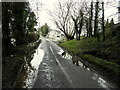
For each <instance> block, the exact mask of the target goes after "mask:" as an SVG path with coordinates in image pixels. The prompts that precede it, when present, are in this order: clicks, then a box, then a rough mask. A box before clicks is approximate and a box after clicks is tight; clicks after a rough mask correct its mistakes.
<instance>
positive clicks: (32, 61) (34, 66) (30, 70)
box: [15, 45, 44, 88]
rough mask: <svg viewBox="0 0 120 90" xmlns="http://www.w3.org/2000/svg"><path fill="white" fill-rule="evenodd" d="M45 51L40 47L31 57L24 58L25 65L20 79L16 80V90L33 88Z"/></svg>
mask: <svg viewBox="0 0 120 90" xmlns="http://www.w3.org/2000/svg"><path fill="white" fill-rule="evenodd" d="M43 56H44V51H43V50H42V49H40V45H39V46H38V48H37V49H36V50H35V51H34V53H33V54H31V55H30V57H31V58H29V57H24V59H25V64H24V65H23V67H22V68H21V71H20V74H19V75H18V76H19V77H18V78H17V80H16V84H15V88H32V86H33V85H34V82H35V81H36V77H37V74H38V68H39V65H40V63H41V62H42V58H43Z"/></svg>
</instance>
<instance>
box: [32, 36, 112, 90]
mask: <svg viewBox="0 0 120 90" xmlns="http://www.w3.org/2000/svg"><path fill="white" fill-rule="evenodd" d="M39 48H40V49H42V50H43V51H44V57H43V60H42V62H41V64H40V65H39V69H38V75H37V77H36V81H35V82H34V85H33V87H32V88H105V89H106V90H110V88H114V86H112V85H111V83H108V82H107V81H105V80H104V79H102V78H101V77H100V75H98V74H96V73H94V72H92V71H91V70H89V68H85V67H84V66H83V65H82V63H80V62H79V63H80V66H76V65H74V64H73V63H72V60H71V58H69V59H68V58H64V57H63V56H62V55H61V54H60V53H61V51H62V50H61V48H60V47H59V46H57V45H56V44H55V43H54V42H52V41H50V40H46V39H45V38H43V39H42V43H41V46H40V47H39Z"/></svg>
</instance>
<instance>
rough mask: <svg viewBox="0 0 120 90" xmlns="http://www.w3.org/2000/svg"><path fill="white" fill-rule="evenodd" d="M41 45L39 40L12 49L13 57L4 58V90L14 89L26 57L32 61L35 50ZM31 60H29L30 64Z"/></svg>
mask: <svg viewBox="0 0 120 90" xmlns="http://www.w3.org/2000/svg"><path fill="white" fill-rule="evenodd" d="M40 43H41V40H38V41H36V42H34V43H30V44H28V45H21V46H18V47H15V48H11V50H12V51H11V53H12V54H11V55H10V56H6V57H3V60H2V63H3V64H2V88H3V89H4V88H14V87H15V85H16V79H17V78H18V76H19V74H20V72H21V70H22V68H23V67H24V65H25V63H26V61H25V57H27V58H29V60H30V59H32V57H33V56H32V55H33V53H35V49H36V48H37V47H38V45H39V44H40ZM29 60H27V61H28V62H29Z"/></svg>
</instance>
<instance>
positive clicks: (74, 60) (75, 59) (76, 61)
mask: <svg viewBox="0 0 120 90" xmlns="http://www.w3.org/2000/svg"><path fill="white" fill-rule="evenodd" d="M58 54H60V55H61V56H62V57H63V58H65V59H69V60H71V61H72V63H73V64H74V65H76V66H80V67H84V68H87V70H90V69H89V68H88V67H87V66H86V65H85V64H84V63H82V62H81V61H80V60H79V58H78V57H77V56H71V55H70V54H68V53H67V51H63V50H62V49H60V51H59V52H58Z"/></svg>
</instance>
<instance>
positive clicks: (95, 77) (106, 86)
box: [92, 73, 113, 90]
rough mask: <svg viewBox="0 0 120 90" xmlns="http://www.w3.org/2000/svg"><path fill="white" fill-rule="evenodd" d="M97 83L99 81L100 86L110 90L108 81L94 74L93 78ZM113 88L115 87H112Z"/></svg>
mask: <svg viewBox="0 0 120 90" xmlns="http://www.w3.org/2000/svg"><path fill="white" fill-rule="evenodd" d="M92 78H93V79H94V80H95V81H97V82H98V83H99V85H100V86H101V87H103V88H106V89H107V90H109V87H111V86H108V85H109V84H108V83H107V81H105V80H104V79H103V78H101V77H100V76H99V75H98V74H96V73H94V75H93V77H92ZM112 88H113V87H112Z"/></svg>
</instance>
